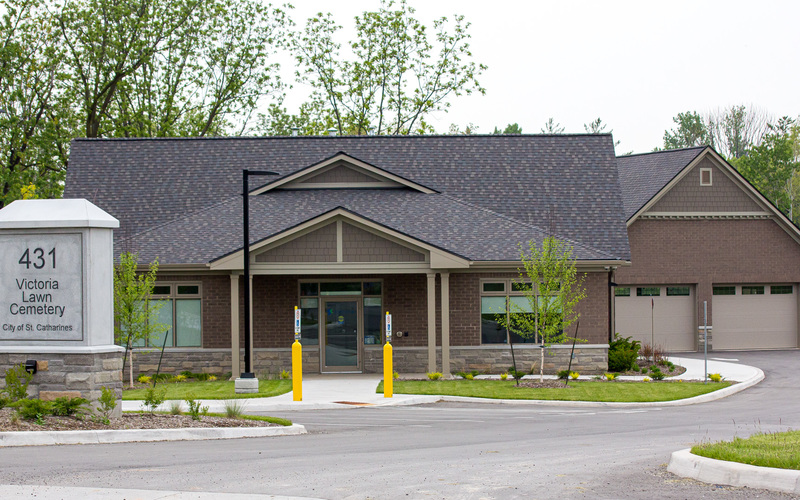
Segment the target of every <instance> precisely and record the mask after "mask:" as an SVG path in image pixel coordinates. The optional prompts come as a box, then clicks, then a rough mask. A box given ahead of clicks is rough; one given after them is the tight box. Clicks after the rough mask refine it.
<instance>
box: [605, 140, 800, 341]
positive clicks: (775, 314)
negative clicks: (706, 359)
mask: <svg viewBox="0 0 800 500" xmlns="http://www.w3.org/2000/svg"><path fill="white" fill-rule="evenodd" d="M618 165H619V177H620V186H621V189H622V199H623V204H624V211H625V219H626V221H627V222H626V223H627V226H628V238H629V241H630V248H631V266H626V267H620V268H619V269H618V270H617V272H616V274H615V277H614V280H615V282H616V283H617V284H618V285H619V286H618V287H616V290H615V295H616V300H615V307H616V315H615V316H616V331H618V332H619V333H620V335H622V336H633V337H634V338H635V339H637V340H640V341H642V342H643V343H647V344H651V343H653V342H654V343H655V344H656V345H660V346H662V347H663V348H664V349H665V350H667V351H673V352H674V351H695V350H698V349H701V350H702V349H703V345H702V335H701V334H700V332H699V330H698V327H699V326H703V325H704V324H705V322H706V313H707V324H708V325H711V326H712V327H713V329H712V330H711V335H710V340H709V348H713V349H714V350H725V349H764V348H796V347H797V345H798V314H797V310H798V300H800V298H799V297H800V295H799V294H798V283H799V282H800V246H798V243H800V231H798V228H797V226H795V225H794V224H793V223H792V222H791V221H790V220H789V219H788V218H787V217H786V216H785V215H784V214H783V213H781V212H780V211H779V210H777V209H776V208H775V206H774V205H772V204H771V203H770V202H769V201H768V200H767V199H765V198H764V196H762V195H761V193H759V192H758V191H757V190H756V189H755V188H754V187H753V186H752V185H750V184H749V183H748V182H747V181H746V180H745V179H744V178H743V177H742V176H741V175H740V174H739V173H738V172H737V171H736V170H735V169H734V168H733V167H731V166H730V165H729V164H728V163H727V162H726V161H725V160H724V159H723V158H722V157H720V156H719V155H718V154H717V153H716V152H715V151H714V150H713V149H711V148H708V147H697V148H688V149H680V150H672V151H662V152H656V153H648V154H641V155H631V156H623V157H620V158H619V159H618ZM704 304H706V308H704V306H703V305H704Z"/></svg>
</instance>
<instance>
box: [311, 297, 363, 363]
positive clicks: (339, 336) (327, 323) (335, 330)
mask: <svg viewBox="0 0 800 500" xmlns="http://www.w3.org/2000/svg"><path fill="white" fill-rule="evenodd" d="M359 302H360V300H359V299H355V298H354V299H344V298H341V297H337V298H330V299H325V300H323V303H322V332H321V333H322V338H321V342H320V344H321V345H320V354H321V358H322V359H321V360H320V361H321V363H322V371H323V372H360V371H361V344H362V341H361V335H362V333H361V325H360V322H359V318H360V317H361V315H360V314H359Z"/></svg>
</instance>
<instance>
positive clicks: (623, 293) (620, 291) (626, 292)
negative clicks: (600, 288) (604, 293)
mask: <svg viewBox="0 0 800 500" xmlns="http://www.w3.org/2000/svg"><path fill="white" fill-rule="evenodd" d="M614 296H616V297H630V296H631V289H630V287H627V286H618V287H616V288H614Z"/></svg>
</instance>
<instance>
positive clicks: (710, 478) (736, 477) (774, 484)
mask: <svg viewBox="0 0 800 500" xmlns="http://www.w3.org/2000/svg"><path fill="white" fill-rule="evenodd" d="M667 470H668V471H669V472H671V473H673V474H675V475H678V476H681V477H688V478H691V479H696V480H698V481H703V482H704V483H710V484H727V485H730V486H747V487H748V488H761V489H765V490H772V491H780V492H783V493H800V471H798V470H789V469H775V468H773V467H757V466H755V465H747V464H740V463H737V462H727V461H724V460H714V459H713V458H706V457H701V456H698V455H693V454H692V453H691V451H690V449H689V448H687V449H685V450H680V451H676V452H674V453H672V457H671V458H670V460H669V467H667Z"/></svg>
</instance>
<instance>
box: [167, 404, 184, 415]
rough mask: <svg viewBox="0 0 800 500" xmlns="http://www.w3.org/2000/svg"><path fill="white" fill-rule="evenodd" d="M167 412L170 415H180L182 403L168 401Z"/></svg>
mask: <svg viewBox="0 0 800 500" xmlns="http://www.w3.org/2000/svg"><path fill="white" fill-rule="evenodd" d="M169 413H170V415H181V414H183V404H182V403H181V402H180V401H170V402H169Z"/></svg>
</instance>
